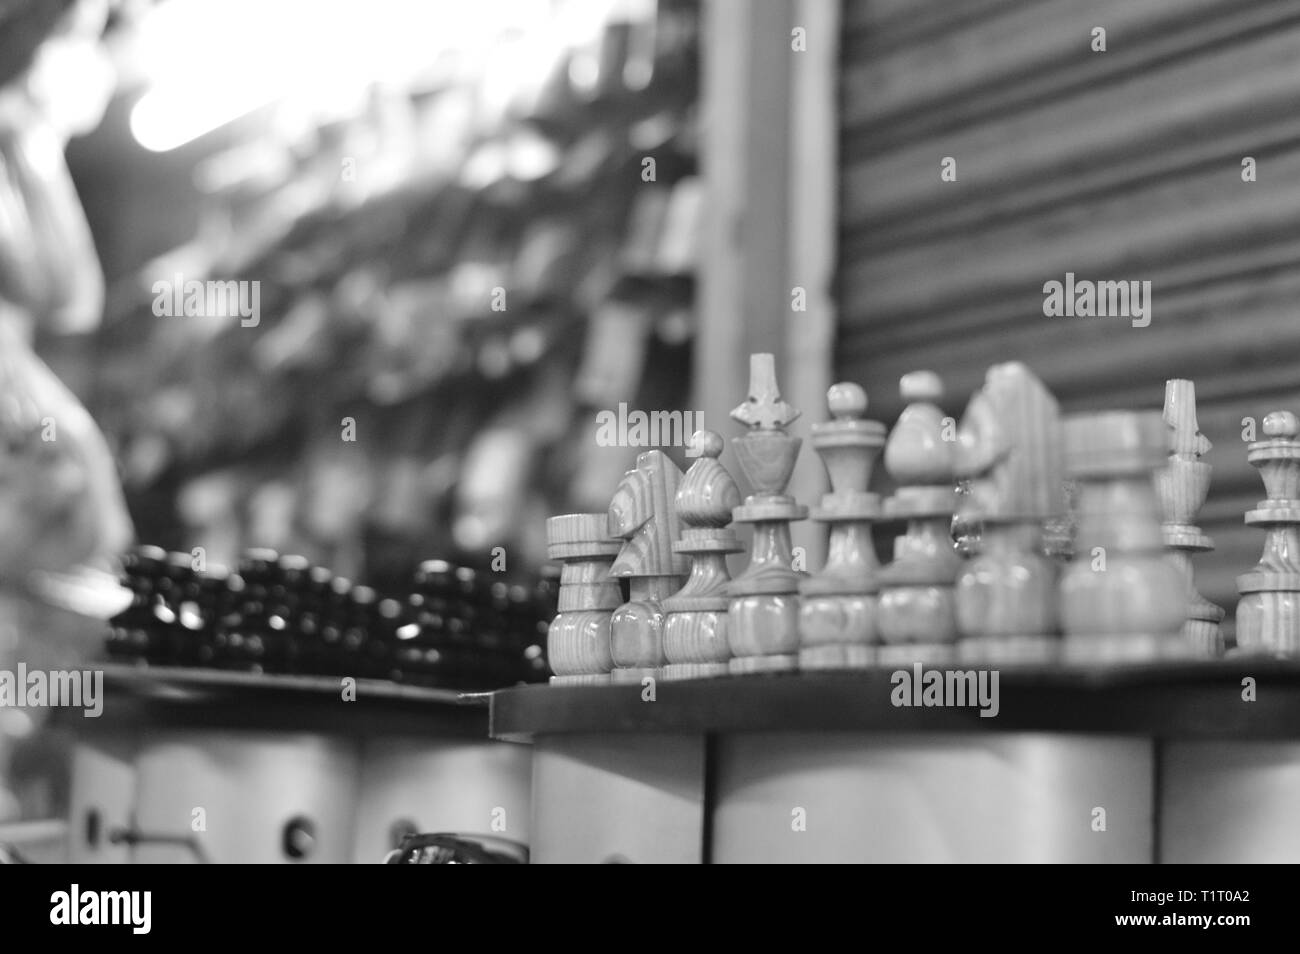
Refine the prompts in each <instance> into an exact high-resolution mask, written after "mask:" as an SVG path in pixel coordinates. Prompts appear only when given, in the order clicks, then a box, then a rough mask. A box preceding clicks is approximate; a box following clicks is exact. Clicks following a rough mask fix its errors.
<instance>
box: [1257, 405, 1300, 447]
mask: <svg viewBox="0 0 1300 954" xmlns="http://www.w3.org/2000/svg"><path fill="white" fill-rule="evenodd" d="M1264 433H1265V435H1267V436H1268V437H1272V438H1278V437H1282V438H1286V439H1288V440H1290V439H1292V438H1294V437H1295V436H1296V435H1297V434H1300V420H1298V419H1297V418H1296V416H1295V415H1294V414H1292V413H1291V412H1290V411H1273V412H1272V413H1271V414H1268V415H1267V416H1265V418H1264Z"/></svg>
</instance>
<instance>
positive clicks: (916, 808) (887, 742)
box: [491, 659, 1300, 863]
mask: <svg viewBox="0 0 1300 954" xmlns="http://www.w3.org/2000/svg"><path fill="white" fill-rule="evenodd" d="M953 668H957V667H956V666H954V667H953ZM895 671H897V670H896V669H894V668H880V669H876V670H864V671H860V672H845V673H825V674H821V673H818V674H813V673H809V674H789V675H772V676H748V677H733V678H722V679H716V680H699V681H691V682H665V681H662V680H660V681H659V682H658V683H657V684H656V685H655V686H654V693H653V696H654V699H653V701H649V700H648V696H649V695H650V694H649V693H647V692H645V691H644V690H643V689H642V686H641V685H640V684H631V685H626V686H619V685H610V686H575V687H559V686H534V687H527V688H519V689H509V690H503V691H500V692H497V693H494V694H493V695H492V706H491V729H492V735H493V737H494V738H497V739H504V740H510V741H531V742H532V743H533V750H534V758H533V798H534V804H533V824H532V830H533V860H534V861H537V862H543V863H544V862H557V861H587V862H600V861H620V860H626V861H632V862H651V861H657V862H701V861H706V862H707V861H713V862H741V861H748V862H757V861H773V862H776V861H889V862H905V861H959V862H966V861H1094V862H1150V861H1168V862H1199V861H1220V862H1231V861H1296V860H1300V810H1297V809H1296V807H1295V806H1297V805H1300V664H1296V663H1284V662H1279V661H1274V660H1265V659H1261V660H1257V661H1253V662H1252V661H1248V660H1233V661H1228V662H1214V663H1203V662H1194V663H1193V662H1189V663H1174V664H1169V663H1166V664H1151V665H1140V666H1138V665H1134V666H1127V667H1123V668H1116V667H1106V668H1098V667H1059V666H1054V667H1050V668H1048V667H1030V666H1025V667H1002V668H1001V669H1000V670H999V687H998V688H999V711H998V714H997V716H996V717H994V718H981V717H980V715H979V710H978V709H977V708H973V707H972V708H925V707H921V708H917V707H896V706H895V705H893V703H892V702H891V692H892V691H893V688H894V686H893V684H892V682H891V677H892V673H894V672H895ZM1246 679H1252V680H1254V683H1253V693H1252V691H1249V690H1248V688H1246V687H1247V686H1250V685H1251V684H1249V683H1246V684H1243V680H1246ZM1252 695H1253V698H1254V701H1248V698H1249V697H1250V696H1252Z"/></svg>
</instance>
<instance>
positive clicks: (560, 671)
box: [546, 513, 623, 684]
mask: <svg viewBox="0 0 1300 954" xmlns="http://www.w3.org/2000/svg"><path fill="white" fill-rule="evenodd" d="M607 520H608V517H607V515H606V514H603V513H566V514H561V515H559V516H556V517H551V518H550V519H549V520H547V521H546V544H547V546H546V555H547V556H548V557H549V558H550V559H552V560H557V561H560V562H562V563H563V564H564V568H563V570H562V571H561V573H560V593H559V597H558V600H557V603H556V605H557V608H558V609H559V613H558V614H557V615H556V617H555V619H553V620H552V621H551V625H550V628H549V629H548V630H547V633H546V655H547V658H548V659H549V660H550V663H551V669H552V671H553V672H554V673H555V675H554V676H552V677H551V682H552V683H559V684H575V683H576V684H584V683H597V684H599V683H606V682H609V672H610V670H611V669H613V668H614V660H613V658H612V656H611V655H610V615H611V614H612V613H613V611H614V610H615V609H616V608H617V607H618V605H619V604H620V603H622V602H623V592H622V589H621V588H620V587H619V585H618V581H617V580H612V579H610V577H609V569H610V565H611V564H612V563H613V562H614V557H616V556H617V555H618V551H619V550H620V549H621V546H622V544H621V543H620V542H619V541H618V540H611V539H610V538H609V534H608V532H607Z"/></svg>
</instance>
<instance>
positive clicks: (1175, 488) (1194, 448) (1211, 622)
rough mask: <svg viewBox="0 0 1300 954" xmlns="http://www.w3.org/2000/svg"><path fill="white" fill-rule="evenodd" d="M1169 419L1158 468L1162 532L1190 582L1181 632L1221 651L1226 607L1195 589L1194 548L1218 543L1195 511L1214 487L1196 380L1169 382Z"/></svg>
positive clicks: (1201, 646) (1204, 649)
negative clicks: (1164, 455)
mask: <svg viewBox="0 0 1300 954" xmlns="http://www.w3.org/2000/svg"><path fill="white" fill-rule="evenodd" d="M1165 424H1166V425H1167V426H1168V428H1169V430H1170V431H1171V437H1172V445H1171V447H1172V449H1171V451H1170V454H1169V463H1168V464H1167V465H1166V466H1165V467H1164V468H1162V469H1161V470H1159V471H1157V472H1156V493H1157V494H1159V496H1160V507H1161V511H1162V513H1163V516H1164V523H1163V524H1162V525H1161V532H1162V533H1163V535H1164V541H1165V548H1166V549H1167V550H1168V551H1169V555H1170V556H1171V557H1173V559H1174V562H1175V563H1177V564H1178V568H1179V569H1180V570H1181V571H1182V573H1183V579H1184V581H1185V583H1186V586H1185V592H1186V601H1187V621H1186V622H1185V623H1183V637H1184V638H1185V639H1186V640H1187V641H1188V642H1189V643H1190V644H1191V645H1192V646H1193V647H1195V649H1196V650H1197V652H1198V654H1199V655H1203V656H1211V657H1214V656H1222V655H1223V635H1222V633H1220V632H1219V623H1220V622H1221V621H1222V620H1223V607H1221V606H1216V605H1215V604H1213V603H1211V602H1210V601H1209V600H1207V599H1206V598H1205V597H1204V596H1202V595H1201V594H1200V593H1198V592H1197V591H1196V581H1195V576H1194V574H1193V573H1192V554H1193V553H1208V552H1209V551H1210V550H1213V549H1214V542H1213V541H1212V540H1210V538H1209V537H1207V536H1206V535H1205V534H1204V533H1202V532H1201V528H1200V527H1198V526H1196V515H1197V513H1199V512H1200V509H1201V507H1203V506H1204V505H1205V498H1206V495H1207V494H1208V493H1209V492H1210V472H1211V468H1210V464H1209V463H1208V462H1207V461H1203V460H1201V458H1202V457H1203V456H1205V454H1207V453H1208V452H1209V450H1210V442H1209V440H1207V439H1206V437H1205V436H1204V435H1203V434H1202V433H1201V431H1200V427H1199V425H1198V424H1197V423H1196V386H1195V385H1194V384H1193V383H1192V382H1191V381H1187V380H1184V379H1182V378H1174V379H1171V380H1169V381H1166V382H1165Z"/></svg>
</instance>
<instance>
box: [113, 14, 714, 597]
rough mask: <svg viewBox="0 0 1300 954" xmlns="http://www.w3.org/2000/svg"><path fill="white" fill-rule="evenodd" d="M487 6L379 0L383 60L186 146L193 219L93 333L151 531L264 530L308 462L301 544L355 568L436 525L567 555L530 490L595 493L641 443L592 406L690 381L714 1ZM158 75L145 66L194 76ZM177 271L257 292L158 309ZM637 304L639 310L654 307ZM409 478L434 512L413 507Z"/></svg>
mask: <svg viewBox="0 0 1300 954" xmlns="http://www.w3.org/2000/svg"><path fill="white" fill-rule="evenodd" d="M186 2H191V0H186ZM192 2H193V3H195V4H197V5H198V6H202V3H200V2H199V0H192ZM280 3H288V4H289V5H290V7H292V0H267V4H266V6H267V7H268V8H269V7H276V6H277V4H280ZM343 6H346V3H345V4H343ZM481 6H482V7H483V9H482V10H477V11H476V12H467V11H465V10H460V11H451V12H444V13H439V14H437V15H435V14H433V13H430V12H429V10H430V9H432V8H436V9H437V10H440V11H441V10H444V5H441V4H438V5H426V4H415V5H414V7H412V9H413V10H415V12H410V11H408V10H407V9H406V6H405V5H402V4H396V3H386V2H380V3H379V5H378V6H377V7H375V8H374V9H373V10H371V9H370V8H369V7H367V8H366V9H365V10H363V11H362V12H361V13H359V14H358V20H357V23H358V25H357V26H356V32H357V34H358V35H357V38H356V42H357V43H360V42H361V39H362V36H363V35H365V36H368V35H370V33H371V32H374V33H376V35H379V34H382V35H383V36H384V37H386V38H387V39H386V40H385V42H388V43H396V44H397V46H395V47H393V48H392V49H390V51H389V52H390V54H391V55H390V56H389V57H388V59H389V61H390V62H389V63H388V64H387V66H386V67H385V68H384V69H383V70H382V71H381V72H380V73H379V74H375V75H372V76H370V77H369V78H365V77H361V76H360V72H361V71H360V70H359V69H355V70H352V73H353V74H355V77H354V78H355V79H356V82H355V85H354V86H353V87H352V88H349V89H346V90H345V89H344V88H343V87H344V85H345V84H344V83H343V79H342V78H341V77H334V79H335V80H338V82H332V85H330V89H332V90H335V91H337V92H336V93H335V95H333V98H332V100H331V101H330V102H328V103H325V102H322V101H321V97H319V96H317V97H315V99H314V100H304V99H303V98H301V97H294V96H291V95H284V96H282V97H280V98H279V99H277V100H276V101H271V102H267V103H266V104H264V105H263V106H261V107H258V108H256V109H252V110H251V111H249V112H248V113H247V114H246V115H245V116H243V117H241V118H239V119H238V120H236V121H235V122H233V123H231V124H230V125H229V126H228V127H225V128H223V129H221V130H218V131H217V132H215V133H213V134H211V135H210V136H209V137H208V139H209V140H211V141H212V142H213V143H215V144H216V149H215V150H214V149H213V148H212V147H207V148H206V150H205V148H204V142H205V140H204V139H203V138H202V137H200V138H199V139H196V140H194V141H193V142H192V143H191V144H189V145H186V146H183V147H181V148H180V149H178V150H177V153H178V154H179V153H183V152H184V151H185V150H191V151H192V152H193V154H194V156H195V159H193V160H191V162H194V163H195V165H194V166H193V181H194V183H195V186H196V187H197V189H198V195H199V199H198V202H197V204H196V206H195V209H196V211H195V213H194V214H195V216H196V218H195V221H196V223H197V224H196V227H195V228H194V230H193V231H192V233H191V234H189V235H188V236H185V237H184V238H183V239H182V241H181V242H180V243H179V244H176V245H175V246H174V247H172V248H171V249H170V250H169V251H166V252H163V253H162V254H158V253H154V257H153V258H151V259H150V260H149V261H147V262H142V263H137V264H136V267H135V268H134V270H133V271H132V272H130V273H127V274H123V275H121V276H115V278H116V281H115V283H114V286H113V289H112V293H111V295H110V301H111V307H110V316H109V318H110V320H109V322H108V326H107V327H106V328H105V329H104V331H103V332H102V333H101V335H100V336H99V342H98V345H97V348H98V353H99V356H100V359H101V367H102V368H103V371H102V372H101V374H100V377H99V380H98V381H97V382H96V388H95V398H96V401H97V407H102V409H103V414H104V415H105V419H106V420H107V421H108V426H109V428H110V431H111V433H113V435H114V437H115V438H116V441H117V443H118V445H119V446H120V448H121V451H122V456H123V459H124V461H126V462H127V464H126V471H125V472H126V479H127V486H128V493H129V494H130V496H131V499H132V500H133V501H137V502H139V506H138V510H139V511H140V519H141V520H142V521H144V524H143V525H142V535H143V536H145V537H146V538H148V539H151V540H156V541H158V542H159V543H162V544H164V545H166V546H170V547H175V548H178V549H185V548H188V547H190V546H193V545H200V544H202V543H203V542H204V541H203V537H204V535H206V534H211V533H213V532H214V530H213V527H214V518H213V517H212V514H214V513H220V514H221V519H222V520H233V521H234V523H235V524H236V528H237V529H236V532H235V533H234V534H233V535H232V534H230V533H229V531H227V533H225V534H223V535H222V537H223V539H222V543H221V545H222V546H223V547H229V546H231V545H234V546H235V548H236V549H240V548H243V547H247V546H257V545H262V544H264V543H266V541H264V540H260V539H258V538H257V536H256V532H255V523H256V522H257V521H258V520H259V519H261V521H262V522H263V523H264V524H265V514H263V515H262V518H259V517H258V516H257V515H256V514H255V513H254V509H255V508H254V507H253V506H252V502H253V501H255V500H258V499H263V498H261V497H259V495H258V488H259V487H262V486H264V485H274V486H277V487H283V486H287V487H289V488H291V494H292V497H293V499H294V501H295V505H294V507H293V509H292V512H291V513H288V514H286V513H285V512H284V511H283V510H278V511H277V513H278V514H279V515H280V516H279V517H278V518H277V520H276V521H274V524H275V526H277V527H279V528H280V531H278V532H286V528H287V532H288V533H289V534H290V536H291V539H290V540H289V541H288V542H286V543H285V544H284V545H285V546H287V547H291V548H292V549H294V550H296V551H297V552H303V553H306V554H309V555H313V556H314V557H316V558H319V559H321V560H323V561H324V562H327V563H329V564H330V565H332V566H334V567H335V568H336V569H339V568H340V567H345V568H346V572H348V573H353V574H361V575H364V576H365V578H366V579H367V580H375V577H374V576H373V573H374V572H379V573H381V574H382V573H393V574H395V575H396V574H398V573H399V568H401V567H403V566H404V567H405V568H408V570H407V572H409V567H410V566H411V565H413V564H414V563H416V562H418V561H419V560H420V559H421V558H423V557H426V556H427V555H428V554H429V553H438V554H447V555H449V556H453V557H454V558H456V559H458V560H460V561H462V562H465V563H467V564H471V565H478V566H482V567H486V566H487V565H488V563H489V561H490V560H491V553H492V552H493V548H495V547H502V548H504V550H505V551H506V552H507V553H508V554H509V563H510V569H511V571H512V572H513V571H515V570H518V571H520V572H526V571H528V570H529V569H535V568H536V567H537V566H539V565H540V564H541V563H542V562H543V560H544V541H541V540H540V539H538V538H537V536H536V534H535V533H532V532H531V531H530V529H529V528H531V527H532V526H533V525H534V524H536V523H537V521H535V520H533V519H531V518H530V517H529V516H528V515H529V514H531V513H534V512H537V513H545V512H548V509H549V510H550V511H554V510H555V508H557V507H558V508H560V509H565V508H570V509H571V508H572V506H573V504H572V503H571V502H570V498H572V497H573V496H574V492H575V488H578V491H579V493H581V491H580V488H581V487H583V486H586V485H591V486H595V484H596V482H597V475H596V473H595V472H593V473H592V474H590V475H587V476H586V477H584V476H583V475H582V473H581V471H582V469H583V468H588V469H590V468H596V470H598V471H599V472H600V475H601V476H600V479H602V480H604V479H605V477H604V472H605V471H608V470H610V469H611V468H613V469H614V470H615V471H620V469H621V468H623V467H625V466H626V465H627V464H628V463H629V459H630V455H631V453H632V452H631V451H628V452H627V453H626V454H625V453H623V452H622V451H621V450H620V449H617V448H615V449H609V448H600V449H599V450H600V453H595V452H594V451H593V450H592V445H594V443H595V432H596V428H595V425H594V421H595V415H596V413H597V412H598V411H600V410H605V409H612V408H616V407H617V402H618V401H629V402H633V403H634V404H638V405H642V406H645V407H660V408H665V409H670V408H683V407H685V403H686V401H687V400H688V394H687V388H688V382H689V374H690V368H689V353H690V340H689V338H690V334H691V329H692V322H691V321H690V320H689V314H690V308H691V305H692V300H693V295H694V283H693V278H692V273H693V267H694V257H695V253H696V248H697V243H696V240H695V233H696V232H697V230H698V227H699V217H700V208H699V203H698V180H697V179H696V178H695V170H696V158H695V138H696V137H695V132H694V128H693V127H694V123H695V122H696V118H697V117H696V114H695V103H696V101H697V98H698V65H697V58H698V8H697V5H696V4H695V3H693V2H688V0H661V2H658V3H655V2H653V0H651V2H644V0H638V2H627V0H605V2H596V3H592V2H587V0H565V2H560V3H554V4H531V3H510V2H504V0H489V2H485V3H484V4H481ZM165 7H166V4H164V5H163V8H165ZM390 7H391V16H390V17H388V18H387V19H385V16H386V15H387V14H388V13H389V12H390ZM416 8H418V9H416ZM160 9H161V8H160ZM228 9H229V12H228V14H227V19H233V18H237V16H238V13H239V10H242V9H243V4H242V3H235V4H234V5H233V6H231V7H229V8H228ZM489 13H490V14H492V16H488V14H489ZM196 15H197V14H196ZM439 17H442V18H445V17H452V18H453V19H454V20H455V22H451V21H446V22H443V20H440V19H438V18H439ZM412 18H413V19H412ZM421 18H424V19H421ZM430 18H432V19H430ZM319 19H321V20H326V19H329V17H328V15H327V14H326V13H325V12H322V13H321V15H320V17H319ZM372 20H379V21H382V22H383V23H384V24H385V28H384V30H379V28H378V27H377V26H376V25H375V24H374V23H372V22H370V21H372ZM426 20H429V22H430V24H432V26H433V27H434V29H432V30H431V32H430V33H429V34H426V35H436V36H437V37H438V40H437V42H436V43H435V44H434V46H433V48H431V49H430V48H428V45H427V44H426V45H425V48H424V49H422V50H420V51H419V56H418V57H415V58H413V59H411V60H410V65H409V66H408V67H402V66H400V65H399V63H400V62H402V58H403V57H404V56H407V54H409V53H410V52H411V51H410V50H409V49H407V47H413V46H414V44H412V43H410V42H409V38H408V39H397V40H394V39H393V34H394V33H395V32H398V33H403V34H405V33H407V32H409V31H410V30H414V29H415V28H416V26H417V25H418V24H421V23H425V21H426ZM362 21H364V22H362ZM435 21H436V22H435ZM227 29H228V27H227ZM312 29H313V30H318V31H320V32H321V35H322V37H324V38H325V39H324V40H323V41H322V42H326V47H327V48H328V44H329V42H334V39H335V38H334V32H333V31H334V27H332V26H330V25H328V24H324V23H321V24H317V25H315V26H313V27H312ZM141 32H142V34H148V33H149V32H150V31H149V30H146V29H143V28H142V30H141ZM439 44H442V45H441V47H440V46H439ZM295 55H296V54H295ZM304 55H306V54H304ZM367 55H369V54H367ZM191 66H192V67H196V66H197V64H191ZM313 69H316V67H315V66H314V65H313V64H311V63H306V62H304V63H303V64H300V72H301V77H302V78H304V82H305V78H306V77H310V76H314V75H316V74H315V73H313V72H312V70H313ZM160 75H161V74H160ZM177 75H178V76H180V75H181V74H177ZM377 77H381V78H377ZM141 82H142V85H138V86H137V87H136V90H137V91H136V92H134V93H133V94H131V95H133V96H135V97H140V96H141V93H140V92H139V90H143V91H144V93H143V95H144V96H145V97H149V96H152V95H153V94H154V93H157V94H158V95H159V96H161V95H163V94H164V93H166V94H167V95H171V93H167V89H168V86H167V84H166V83H164V82H163V81H162V80H161V79H152V80H151V79H148V78H146V79H145V80H142V81H141ZM175 82H180V80H176V81H175ZM151 84H152V85H151ZM174 88H175V89H179V88H180V87H174ZM150 102H154V103H156V97H155V99H154V100H150ZM144 103H145V101H144V99H137V105H136V106H135V107H134V109H135V113H137V114H138V113H143V114H144V118H147V117H148V114H149V110H150V109H152V108H153V107H152V106H149V107H148V108H146V105H144ZM154 116H155V118H158V116H157V114H154ZM140 118H141V116H139V115H136V116H135V118H134V119H133V129H134V130H135V131H136V134H137V135H140V134H141V132H142V130H141V129H140V127H139V123H138V122H135V119H140ZM647 158H649V159H652V160H653V161H652V162H651V163H650V164H649V166H647V164H646V163H645V160H646V159H647ZM647 169H649V170H650V171H649V173H648V174H647ZM177 280H180V281H183V282H189V281H200V282H208V281H218V282H249V283H253V282H256V283H258V284H257V287H258V290H259V296H260V297H259V301H260V311H261V314H260V318H259V320H258V321H257V322H256V323H252V322H248V323H245V322H241V321H240V320H239V319H238V318H233V317H220V316H218V317H211V316H202V315H194V316H189V317H186V316H177V317H167V316H166V315H165V314H164V315H158V314H155V313H154V309H153V307H152V306H153V303H154V300H155V296H156V295H157V292H156V291H155V285H156V283H158V282H160V281H162V282H164V283H167V284H168V285H174V284H175V282H176V281H177ZM616 315H635V316H639V317H637V318H636V320H635V322H634V325H635V328H634V334H632V335H631V336H623V337H620V335H622V334H624V333H625V332H626V331H627V330H628V329H627V322H626V321H622V320H615V319H613V318H611V316H616ZM651 364H653V365H654V366H655V368H656V373H654V374H651V375H646V374H645V373H644V369H645V368H646V367H647V366H648V365H651ZM602 366H604V367H607V368H621V369H622V370H621V371H619V372H618V373H617V374H613V373H611V372H609V371H606V372H603V373H600V372H598V371H597V370H596V369H598V368H600V367H602ZM614 377H617V378H618V380H617V381H614V380H613V378H614ZM597 378H599V379H600V380H603V381H607V382H608V383H607V384H603V385H596V384H595V383H594V382H595V381H596V379H597ZM574 382H577V385H576V387H575V384H574ZM557 392H558V393H557ZM150 395H155V396H156V395H167V398H166V407H165V408H163V407H160V406H159V403H160V402H159V400H158V399H157V398H151V397H150ZM348 422H352V425H351V431H349V426H350V425H349V424H348ZM625 458H627V459H625ZM397 460H402V461H406V462H407V464H405V465H403V466H404V468H405V472H406V473H407V474H408V475H410V476H409V479H404V480H402V481H400V482H397V483H395V482H394V481H393V480H392V479H390V477H389V475H388V474H387V470H388V468H389V467H391V466H393V462H394V461H397ZM132 462H136V463H135V464H133V463H132ZM620 472H621V471H620ZM344 473H346V474H347V475H348V476H347V477H346V479H343V480H338V481H336V479H335V478H336V477H338V475H341V474H344ZM214 474H220V475H221V478H220V479H221V481H222V482H224V484H225V485H227V486H230V487H232V488H236V489H235V490H234V492H233V493H232V494H230V495H225V494H223V495H222V496H221V499H222V500H229V501H230V503H229V505H228V506H226V505H223V506H221V507H218V508H216V509H215V510H214V509H213V508H212V507H211V506H208V505H207V504H200V501H203V500H206V499H208V495H207V494H205V493H200V492H199V491H198V490H197V489H196V488H201V487H205V486H212V485H210V484H209V483H207V481H209V478H210V475H214ZM330 475H334V476H330ZM331 487H333V488H334V489H333V490H331ZM393 493H400V494H401V496H402V499H403V501H404V504H405V506H407V507H409V508H410V512H411V513H413V514H419V515H421V519H418V520H417V519H411V520H407V521H406V522H405V524H402V523H401V522H399V521H394V520H393V519H392V516H391V514H392V512H393V507H394V504H393V502H392V501H391V500H389V499H387V498H388V496H389V495H390V494H393ZM178 494H179V495H180V496H179V498H178ZM178 499H179V500H182V501H188V503H187V504H186V505H185V506H181V507H178V506H177V501H178ZM213 499H215V498H213ZM276 499H282V498H281V497H279V496H277V497H276ZM145 501H148V505H147V506H146V504H145ZM160 503H163V504H164V505H163V506H159V504H160ZM538 525H540V524H538ZM377 582H384V581H383V580H378V581H377ZM391 582H396V581H395V580H394V581H391Z"/></svg>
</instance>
